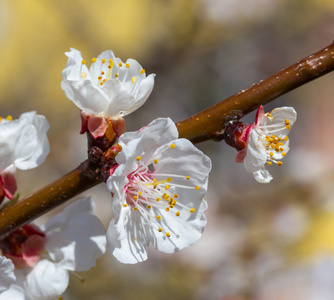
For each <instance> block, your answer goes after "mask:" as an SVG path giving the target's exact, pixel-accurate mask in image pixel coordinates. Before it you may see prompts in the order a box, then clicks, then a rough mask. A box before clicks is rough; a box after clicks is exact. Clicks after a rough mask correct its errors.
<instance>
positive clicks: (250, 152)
mask: <svg viewBox="0 0 334 300" xmlns="http://www.w3.org/2000/svg"><path fill="white" fill-rule="evenodd" d="M266 161H267V153H266V150H265V148H264V146H263V143H262V141H261V138H260V135H259V134H258V132H257V131H256V130H254V129H253V130H252V131H251V133H250V135H249V140H248V145H247V154H246V157H245V159H244V166H245V168H246V170H247V172H250V173H253V172H256V171H258V170H259V169H261V168H262V167H263V166H264V164H265V163H266Z"/></svg>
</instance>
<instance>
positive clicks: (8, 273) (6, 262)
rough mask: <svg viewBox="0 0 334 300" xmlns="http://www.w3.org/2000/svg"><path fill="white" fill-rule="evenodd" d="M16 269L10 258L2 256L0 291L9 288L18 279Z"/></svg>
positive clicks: (0, 257)
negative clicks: (15, 273)
mask: <svg viewBox="0 0 334 300" xmlns="http://www.w3.org/2000/svg"><path fill="white" fill-rule="evenodd" d="M14 269H15V267H14V264H13V263H12V261H11V260H10V259H8V258H6V257H4V256H0V293H2V292H4V291H6V290H8V289H9V286H10V285H11V284H12V283H14V281H15V279H16V278H15V275H14ZM0 299H1V298H0ZM7 299H8V298H7Z"/></svg>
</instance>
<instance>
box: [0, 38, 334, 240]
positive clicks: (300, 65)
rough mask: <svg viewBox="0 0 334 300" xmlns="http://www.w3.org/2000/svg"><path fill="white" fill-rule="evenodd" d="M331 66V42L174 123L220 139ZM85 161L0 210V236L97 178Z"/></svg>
mask: <svg viewBox="0 0 334 300" xmlns="http://www.w3.org/2000/svg"><path fill="white" fill-rule="evenodd" d="M333 70H334V44H331V45H330V46H328V47H326V48H324V49H322V50H320V51H318V52H316V53H314V54H312V55H310V56H308V57H306V58H304V59H302V60H301V61H299V62H297V63H295V64H294V65H292V66H290V67H288V68H286V69H284V70H282V71H280V72H278V73H276V74H274V75H272V76H270V77H268V78H267V79H265V80H263V81H260V82H259V83H256V84H253V85H252V86H251V87H249V88H247V89H245V90H242V91H241V92H239V93H237V94H235V95H233V96H231V97H229V98H227V99H226V100H223V101H221V102H219V103H217V104H216V105H214V106H212V107H210V108H208V109H206V110H204V111H202V112H200V113H198V114H196V115H194V116H192V117H190V118H188V119H186V120H183V121H181V122H178V123H177V124H176V126H177V128H178V130H179V134H180V137H183V138H187V139H189V140H190V141H192V142H193V143H198V142H202V141H206V140H211V139H212V140H217V141H219V140H222V139H223V135H222V134H223V130H224V126H225V123H226V122H227V121H229V120H230V119H231V118H235V117H241V116H243V115H246V114H248V113H250V112H251V111H253V110H255V109H257V108H258V107H259V106H260V105H264V104H266V103H268V102H270V101H272V100H274V99H275V98H277V97H279V96H281V95H283V94H285V93H287V92H289V91H291V90H293V89H295V88H297V87H300V86H302V85H303V84H305V83H307V82H309V81H312V80H314V79H316V78H319V77H321V76H323V75H325V74H327V73H329V72H331V71H333ZM96 174H97V172H96V170H93V169H91V166H90V165H89V163H88V161H85V162H83V163H82V164H81V165H80V166H79V167H78V168H77V169H75V170H73V171H72V172H70V173H68V174H67V175H65V176H63V177H62V178H60V179H58V180H56V181H54V182H53V183H51V184H49V185H47V186H46V187H43V188H42V189H40V190H39V191H37V192H35V193H34V194H32V195H30V196H28V197H26V198H25V199H23V200H22V201H20V202H18V203H16V204H15V205H13V206H11V207H9V208H7V209H5V210H4V211H2V212H0V239H2V238H4V237H5V236H6V235H8V234H9V233H10V232H12V231H14V230H16V229H18V228H20V227H22V226H23V225H25V224H26V223H29V222H31V221H33V220H34V219H35V218H37V217H39V216H41V215H42V214H44V213H46V212H48V211H49V210H51V209H53V208H55V207H56V206H58V205H60V204H62V203H64V202H66V201H67V200H69V199H71V198H73V197H74V196H77V195H78V194H80V193H82V192H83V191H85V190H87V189H89V188H91V187H93V186H95V185H97V184H99V183H100V182H101V180H100V179H98V177H97V175H96Z"/></svg>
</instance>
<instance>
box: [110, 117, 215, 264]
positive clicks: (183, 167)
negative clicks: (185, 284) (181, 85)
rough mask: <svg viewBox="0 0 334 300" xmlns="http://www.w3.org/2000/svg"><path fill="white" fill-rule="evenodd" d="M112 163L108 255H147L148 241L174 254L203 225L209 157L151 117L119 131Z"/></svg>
mask: <svg viewBox="0 0 334 300" xmlns="http://www.w3.org/2000/svg"><path fill="white" fill-rule="evenodd" d="M119 144H120V146H121V147H122V151H121V152H120V153H119V154H118V155H117V156H116V161H117V163H118V167H117V168H116V170H115V172H114V173H113V174H112V175H111V176H110V177H109V179H108V181H107V187H108V189H109V191H110V192H111V193H112V195H113V203H112V209H113V212H114V219H113V220H112V221H111V222H110V225H109V228H108V230H107V241H108V245H109V248H110V250H111V252H112V254H113V255H114V256H115V257H116V258H117V259H118V260H119V261H120V262H123V263H131V264H133V263H137V262H141V261H144V260H146V259H147V247H148V246H149V244H150V243H152V244H153V246H154V247H155V248H156V249H157V250H159V251H162V252H165V253H174V252H176V251H178V250H181V249H182V248H184V247H188V246H190V245H192V244H193V243H194V242H195V241H196V240H198V239H199V238H200V237H201V235H202V232H203V230H204V227H205V225H206V217H205V215H204V211H205V210H206V208H207V203H206V201H205V200H203V197H204V195H205V193H206V190H207V183H208V174H209V172H210V170H211V161H210V159H209V158H208V157H207V156H206V155H204V154H203V153H202V152H201V151H200V150H198V149H197V148H196V147H195V146H194V145H193V144H192V143H191V142H190V141H188V140H186V139H178V131H177V128H176V126H175V124H174V123H173V122H172V120H170V119H168V118H167V119H163V118H161V119H157V120H155V121H153V122H151V123H150V124H149V125H148V126H146V127H144V128H142V129H141V130H139V131H138V132H127V133H125V134H123V135H121V136H120V139H119Z"/></svg>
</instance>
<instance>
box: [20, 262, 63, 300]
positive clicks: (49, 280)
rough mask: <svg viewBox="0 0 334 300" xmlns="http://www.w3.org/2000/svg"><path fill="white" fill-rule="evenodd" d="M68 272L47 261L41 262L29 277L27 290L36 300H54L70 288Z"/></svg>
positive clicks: (26, 285)
mask: <svg viewBox="0 0 334 300" xmlns="http://www.w3.org/2000/svg"><path fill="white" fill-rule="evenodd" d="M68 282H69V275H68V272H67V271H66V270H65V269H64V268H62V267H60V266H58V265H57V264H54V263H52V262H50V261H49V260H47V259H44V260H41V261H39V262H38V263H37V264H36V265H35V267H34V268H33V269H32V270H31V272H30V273H29V274H28V275H27V278H26V284H25V290H26V292H27V294H28V296H29V297H30V298H31V299H34V300H49V299H50V300H52V299H54V298H55V297H57V296H60V295H61V294H63V293H64V292H65V290H66V288H67V286H68Z"/></svg>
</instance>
